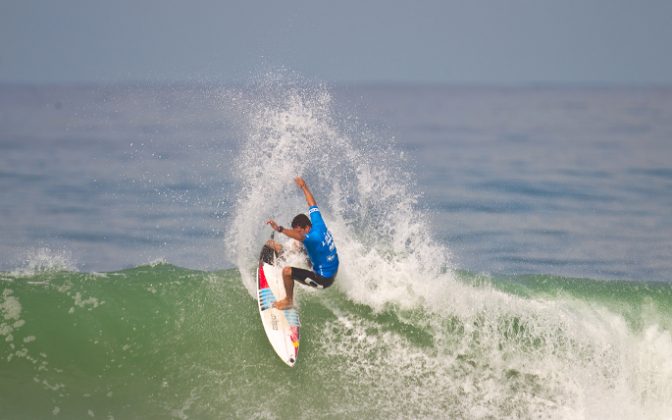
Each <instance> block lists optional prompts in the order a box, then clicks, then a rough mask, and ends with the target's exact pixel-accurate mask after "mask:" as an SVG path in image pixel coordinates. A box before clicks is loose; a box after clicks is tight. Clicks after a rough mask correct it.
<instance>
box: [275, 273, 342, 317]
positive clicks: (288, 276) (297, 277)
mask: <svg viewBox="0 0 672 420" xmlns="http://www.w3.org/2000/svg"><path fill="white" fill-rule="evenodd" d="M335 277H336V276H335V275H334V276H333V277H322V276H320V275H319V274H317V273H315V272H314V271H310V270H304V269H303V268H296V267H285V268H283V269H282V281H283V283H284V284H285V292H286V293H287V297H286V298H285V299H282V300H279V301H277V302H275V303H274V304H273V307H275V308H277V309H287V308H290V307H292V305H293V304H294V281H298V282H299V283H301V284H305V285H306V286H310V287H314V288H316V289H326V288H327V287H329V286H331V285H332V284H334V278H335Z"/></svg>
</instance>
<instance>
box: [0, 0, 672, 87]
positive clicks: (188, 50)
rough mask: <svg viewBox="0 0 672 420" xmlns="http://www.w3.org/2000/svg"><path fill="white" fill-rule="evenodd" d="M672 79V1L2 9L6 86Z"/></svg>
mask: <svg viewBox="0 0 672 420" xmlns="http://www.w3.org/2000/svg"><path fill="white" fill-rule="evenodd" d="M277 67H285V68H288V69H291V70H295V71H297V72H299V73H300V74H302V75H305V76H306V77H310V78H313V79H317V80H323V81H327V82H335V83H339V82H442V83H450V84H489V85H492V84H495V85H497V84H506V85H508V84H529V83H581V84H585V83H599V84H604V83H607V84H610V83H615V84H666V85H670V84H672V1H670V0H555V1H549V0H490V1H486V0H461V1H457V0H442V1H421V0H419V1H411V0H408V1H395V0H371V1H367V0H329V1H327V0H324V1H320V0H305V1H295V0H269V1H255V0H238V1H233V0H230V1H227V0H205V1H198V0H192V1H189V0H181V1H176V0H149V1H145V0H116V1H98V0H44V1H33V0H0V82H4V83H12V82H28V83H31V82H38V83H45V82H86V83H90V82H104V83H113V82H126V81H149V82H162V81H214V82H235V81H241V80H246V79H248V78H249V77H250V75H251V74H256V73H258V72H260V71H263V70H264V69H267V68H277Z"/></svg>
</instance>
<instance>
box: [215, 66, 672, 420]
mask: <svg viewBox="0 0 672 420" xmlns="http://www.w3.org/2000/svg"><path fill="white" fill-rule="evenodd" d="M251 91H252V94H251V95H249V96H247V97H245V98H244V99H245V101H247V106H246V107H243V111H244V112H243V114H244V116H245V124H246V133H247V138H246V139H245V140H244V142H243V145H242V148H241V153H240V156H239V159H238V165H237V166H236V167H235V169H234V171H235V174H234V175H235V176H237V177H238V179H239V180H240V181H241V185H242V188H241V191H240V194H239V196H238V200H237V202H236V205H235V209H234V212H233V214H234V219H233V223H232V228H231V229H230V231H229V232H228V234H227V238H228V239H227V241H228V244H229V246H230V248H229V251H230V253H231V261H234V262H235V263H236V264H237V266H238V268H239V270H240V272H241V277H242V281H243V284H244V285H245V286H246V287H247V289H248V291H249V292H250V294H251V295H253V284H254V279H253V269H252V268H253V267H254V265H255V261H256V258H257V253H258V248H259V245H260V244H261V243H262V242H263V241H264V240H265V239H266V238H265V237H266V236H267V235H268V229H266V228H265V227H264V221H265V220H267V219H268V218H270V217H274V218H276V219H279V220H281V221H282V220H284V219H285V218H286V219H289V218H291V216H293V215H294V214H295V213H296V212H297V209H303V208H304V207H305V203H304V202H303V197H302V196H301V195H300V194H298V193H297V191H295V186H294V184H293V178H294V177H295V176H297V175H300V176H303V177H304V178H305V179H306V180H307V182H308V183H309V185H310V186H311V189H312V190H313V192H314V194H315V196H316V199H317V202H318V204H319V205H320V207H321V208H322V209H323V214H324V218H325V221H326V223H327V225H328V226H329V228H330V230H331V231H332V232H333V233H334V238H335V242H336V246H337V249H338V252H339V259H340V261H341V267H340V269H339V274H338V277H337V281H336V283H335V286H334V287H336V288H337V289H338V290H339V291H340V292H342V293H343V294H344V295H345V296H347V298H348V299H349V300H351V301H352V302H355V303H358V304H364V305H367V306H368V307H370V308H372V309H373V310H374V311H376V312H381V311H386V310H389V309H390V308H392V310H393V311H394V312H395V313H396V314H397V316H400V317H404V318H408V317H410V319H411V321H412V320H413V315H412V314H414V313H416V312H417V311H418V310H420V311H421V312H426V313H428V314H431V315H430V321H429V324H428V327H429V328H430V329H431V330H432V333H433V335H435V336H436V337H439V339H438V340H437V342H441V343H446V345H448V344H450V346H457V349H459V350H458V352H457V355H460V354H462V356H460V357H470V358H472V359H473V360H474V363H476V365H481V364H483V365H484V366H485V365H488V364H492V363H495V362H496V363H495V364H496V365H497V366H496V368H497V371H498V372H507V371H508V372H514V373H511V375H514V376H515V375H522V376H523V377H525V376H526V375H528V376H529V375H533V376H534V377H537V378H539V383H540V384H541V383H545V385H544V386H545V387H546V388H545V389H544V392H547V394H544V395H543V396H540V395H536V396H535V395H532V394H533V393H531V394H530V395H528V396H527V397H526V398H528V400H526V401H524V404H528V405H529V406H538V409H539V410H542V411H543V404H544V403H543V402H541V403H540V402H539V401H537V403H535V402H534V401H533V399H534V398H542V399H544V398H545V399H546V402H547V403H548V404H549V407H550V406H553V409H549V411H548V412H552V413H553V415H554V416H559V417H566V418H571V417H577V416H578V417H581V416H582V413H584V414H585V413H586V412H588V413H593V414H596V415H598V416H616V417H619V416H621V415H622V414H623V413H628V414H626V415H630V414H634V413H637V412H638V411H640V410H644V411H646V412H649V413H654V417H655V416H657V415H658V413H660V412H662V411H660V410H664V409H665V407H666V403H665V401H666V398H667V397H670V398H669V399H670V400H672V388H671V384H672V368H670V369H669V371H667V370H663V373H661V372H660V371H656V370H655V369H653V368H652V366H651V365H650V364H648V362H646V361H645V360H659V361H663V360H664V359H665V357H667V356H671V357H672V338H670V335H669V331H668V330H666V329H665V328H664V327H663V326H661V325H660V324H659V323H657V322H655V321H652V322H649V321H647V322H644V325H642V326H641V328H640V329H637V330H633V329H632V328H631V326H630V325H629V324H628V322H626V320H625V319H624V317H623V316H622V315H620V314H618V313H615V312H613V311H610V310H609V309H608V308H607V307H605V306H598V307H592V306H591V305H586V304H585V303H581V302H580V301H577V300H576V299H573V298H571V297H568V298H557V299H546V298H544V297H539V296H532V297H530V296H528V297H524V296H518V295H515V294H510V293H507V292H506V291H503V290H499V289H497V288H495V287H492V286H488V285H487V284H480V285H473V284H469V283H468V282H464V281H458V279H457V273H456V271H455V266H454V263H453V257H452V254H451V252H450V250H449V249H448V247H447V246H444V245H441V244H439V243H437V242H436V241H434V240H433V238H432V237H431V229H430V226H429V222H428V218H427V217H425V215H424V214H423V211H422V210H421V209H420V208H419V206H418V194H417V193H416V192H415V189H414V188H415V184H414V182H413V179H412V176H411V174H410V171H408V170H406V169H405V167H404V164H405V162H404V159H403V158H402V157H401V156H400V153H398V152H396V151H395V150H394V147H393V146H390V144H389V143H390V141H389V139H381V138H380V137H378V136H377V135H376V134H375V133H372V132H370V131H368V130H367V129H366V128H363V127H361V126H358V125H357V124H356V123H354V122H353V119H350V118H346V117H343V116H341V115H339V114H338V113H337V112H336V111H335V110H334V107H333V104H332V99H331V95H330V94H329V91H328V89H327V88H326V87H324V86H302V85H301V83H300V81H299V82H297V81H296V80H291V81H290V83H283V81H282V78H280V80H278V78H270V79H269V78H262V79H261V80H260V81H259V83H258V85H257V86H256V88H255V89H252V90H251ZM409 314H411V315H409ZM350 318H351V316H350V315H347V314H346V315H343V316H342V317H341V318H339V319H343V325H342V326H343V328H345V329H346V330H347V329H348V328H350V327H348V325H355V324H354V323H353V322H354V321H353V320H352V319H350ZM446 325H449V326H450V325H452V327H446ZM455 328H457V330H455ZM361 331H363V332H362V334H365V333H366V331H367V328H366V327H362V328H361ZM361 331H360V332H361ZM345 333H347V331H343V330H339V332H338V334H337V336H339V337H342V335H341V334H345ZM349 334H355V333H353V332H352V331H350V332H349ZM335 340H336V339H335ZM363 340H364V339H363ZM336 341H337V340H336ZM364 342H366V340H364ZM372 345H373V344H372ZM374 347H375V346H374ZM343 350H345V349H343ZM369 350H371V348H369V347H367V346H366V345H363V347H362V349H361V351H362V354H361V355H360V356H361V357H365V353H366V352H367V351H369ZM436 351H439V352H440V351H443V350H442V349H440V348H437V349H436ZM465 355H466V356H465ZM455 357H456V354H452V356H450V357H448V355H443V356H441V357H438V358H435V359H432V360H433V363H434V362H436V363H438V364H437V365H436V366H435V367H436V369H439V370H444V371H446V369H445V367H442V366H443V365H442V364H446V366H452V364H453V363H455V360H457V359H456V358H455ZM488 360H491V361H494V362H487V361H488ZM390 363H391V365H393V364H394V363H392V362H390ZM491 367H492V366H491ZM381 369H383V367H381ZM383 371H385V372H387V373H388V374H390V373H391V374H393V375H394V374H400V375H403V374H404V372H403V371H396V372H395V371H394V369H393V368H391V367H390V368H389V369H387V370H385V369H383ZM446 374H447V375H448V376H450V374H449V372H448V371H446ZM479 375H480V377H479ZM511 375H508V376H507V375H504V374H503V375H501V376H499V377H497V378H496V379H493V380H494V383H493V386H492V388H491V389H489V390H488V392H487V393H485V394H483V393H477V394H474V400H473V401H471V402H472V403H473V405H474V406H478V405H479V404H480V403H482V400H483V399H487V398H493V399H494V400H498V401H500V402H501V404H505V400H506V399H507V398H508V397H507V396H506V395H504V394H502V393H499V394H498V393H497V388H498V387H507V386H508V382H509V381H511V378H512V377H511ZM467 376H468V375H467ZM486 377H487V372H480V373H478V374H475V375H474V377H471V378H468V379H469V380H485V378H486ZM597 378H601V379H597ZM380 380H383V378H382V377H381V378H380ZM652 384H654V385H653V386H652ZM472 386H476V385H474V384H472ZM656 387H657V388H656ZM654 389H658V390H662V391H654ZM445 391H446V392H457V391H459V390H456V389H452V388H450V387H447V388H445ZM462 391H463V392H464V389H463V390H462ZM528 391H530V390H528ZM530 392H531V391H530ZM641 392H645V393H647V395H648V396H649V397H650V398H649V399H648V400H647V399H646V398H644V401H642V400H641V396H639V397H638V394H640V393H641ZM488 393H490V394H491V395H488ZM553 393H555V394H557V395H555V396H553V395H552V394H553ZM588 395H590V396H591V397H590V398H589V397H588ZM509 396H510V395H509ZM563 401H564V403H563ZM535 404H536V405H535ZM562 404H565V405H566V406H567V407H565V408H564V409H563V408H562ZM647 404H648V406H647ZM582 410H584V411H582ZM586 410H587V411H586ZM469 415H474V416H477V417H478V416H479V414H478V410H476V411H470V412H469Z"/></svg>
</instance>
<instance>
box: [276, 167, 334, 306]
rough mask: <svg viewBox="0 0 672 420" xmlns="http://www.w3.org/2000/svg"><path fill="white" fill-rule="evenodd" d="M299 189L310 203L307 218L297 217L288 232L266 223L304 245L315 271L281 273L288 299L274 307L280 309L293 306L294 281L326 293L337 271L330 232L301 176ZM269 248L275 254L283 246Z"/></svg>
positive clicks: (298, 180) (297, 269) (278, 226)
mask: <svg viewBox="0 0 672 420" xmlns="http://www.w3.org/2000/svg"><path fill="white" fill-rule="evenodd" d="M294 181H295V182H296V185H297V186H298V187H299V188H301V191H303V194H304V195H305V197H306V202H307V203H308V214H310V218H308V216H306V215H305V214H303V213H301V214H298V215H297V216H296V217H294V219H293V220H292V228H291V229H286V228H284V227H282V226H280V225H278V224H277V223H276V222H275V221H274V220H269V221H267V222H266V223H267V224H269V225H271V228H273V230H275V231H276V232H279V233H283V234H285V235H286V236H289V237H290V238H292V239H296V240H297V241H300V242H303V245H304V246H305V248H306V251H307V252H308V258H309V259H310V262H311V264H312V266H313V271H310V270H305V269H303V268H297V267H289V266H287V267H284V268H283V269H282V280H283V283H284V285H285V291H286V292H287V297H286V298H285V299H282V300H280V301H277V302H275V303H274V304H273V306H274V307H275V308H277V309H287V308H290V307H292V306H293V304H294V281H298V282H300V283H302V284H305V285H306V286H310V287H316V288H318V289H324V288H327V287H329V286H331V285H332V284H333V282H334V277H336V272H337V271H338V253H337V252H336V245H335V244H334V238H333V236H332V235H331V232H329V230H328V229H327V225H325V224H324V220H323V219H322V215H321V214H320V209H319V208H318V207H317V204H316V203H315V198H314V197H313V194H312V193H311V192H310V190H309V189H308V185H306V181H304V180H303V178H301V177H300V176H298V177H296V178H295V179H294ZM268 245H269V246H271V247H273V248H274V249H275V250H276V251H279V250H280V249H281V246H280V244H278V243H276V242H274V241H269V244H268Z"/></svg>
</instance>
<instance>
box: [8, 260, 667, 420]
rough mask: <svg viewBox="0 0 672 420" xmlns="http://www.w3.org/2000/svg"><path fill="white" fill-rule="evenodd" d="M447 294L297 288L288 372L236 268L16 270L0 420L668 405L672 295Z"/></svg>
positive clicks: (533, 284)
mask: <svg viewBox="0 0 672 420" xmlns="http://www.w3.org/2000/svg"><path fill="white" fill-rule="evenodd" d="M437 286H438V285H437ZM441 288H443V289H445V290H447V291H448V293H447V294H446V296H449V297H447V298H446V300H445V302H446V304H445V306H443V307H441V306H439V307H438V308H437V307H436V306H435V305H429V304H422V303H420V304H415V303H414V304H412V305H404V304H403V302H393V301H392V302H390V303H388V304H385V305H382V306H380V307H376V308H375V309H374V308H373V307H372V306H370V305H367V304H364V303H362V302H359V301H358V300H357V299H353V298H352V297H350V296H349V294H348V290H345V288H344V287H343V285H336V286H335V287H333V288H331V289H328V290H326V291H322V292H318V293H316V292H312V291H309V290H306V289H300V290H299V291H298V299H299V302H300V312H301V317H302V322H303V328H302V341H301V356H300V358H299V361H298V364H297V366H296V367H295V368H293V369H292V368H288V367H287V366H285V364H284V363H283V362H282V361H281V360H280V359H278V358H277V356H276V355H275V354H274V352H273V350H272V348H271V347H270V345H269V344H268V342H267V340H266V336H265V335H264V332H263V328H262V326H261V323H260V320H259V315H258V311H257V306H256V302H255V301H254V299H253V298H252V297H251V295H250V293H249V292H248V290H247V289H246V288H245V287H244V286H243V282H242V281H241V277H240V274H239V273H238V271H236V270H227V271H221V272H199V271H191V270H186V269H181V268H178V267H174V266H171V265H167V264H159V265H155V266H142V267H138V268H135V269H131V270H125V271H120V272H113V273H106V274H84V273H73V272H43V273H38V274H33V275H26V274H10V273H4V274H1V275H0V293H1V296H0V314H1V315H2V317H1V318H0V407H2V411H1V412H0V418H8V419H9V418H11V419H24V418H25V419H39V418H69V419H77V418H91V417H93V416H95V418H101V417H102V418H115V419H125V418H143V419H151V418H157V419H158V418H194V419H218V418H287V419H290V418H364V417H369V418H530V417H543V418H547V417H550V418H635V417H640V418H665V416H666V415H669V413H670V410H672V405H671V404H672V403H671V402H670V401H672V366H670V362H669V361H670V360H672V339H671V336H670V330H671V327H672V326H671V325H670V320H671V319H672V317H671V316H670V315H672V314H671V312H672V309H671V308H672V290H671V288H670V286H669V285H668V284H655V283H653V284H651V283H641V282H638V283H634V282H633V283H628V282H600V281H593V280H585V279H584V280H578V279H562V278H558V277H551V276H536V277H512V278H499V279H492V278H488V279H484V278H482V277H479V276H477V275H474V274H470V273H459V274H458V275H457V280H455V281H453V282H448V283H443V284H442V286H441ZM439 289H440V288H438V287H437V293H443V292H441V290H439ZM409 293H411V294H412V293H413V291H412V290H411V291H410V292H409ZM54 416H55V417H54Z"/></svg>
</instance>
